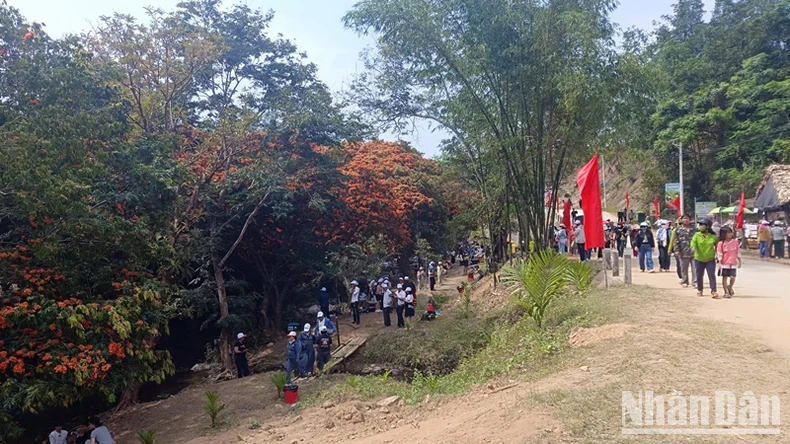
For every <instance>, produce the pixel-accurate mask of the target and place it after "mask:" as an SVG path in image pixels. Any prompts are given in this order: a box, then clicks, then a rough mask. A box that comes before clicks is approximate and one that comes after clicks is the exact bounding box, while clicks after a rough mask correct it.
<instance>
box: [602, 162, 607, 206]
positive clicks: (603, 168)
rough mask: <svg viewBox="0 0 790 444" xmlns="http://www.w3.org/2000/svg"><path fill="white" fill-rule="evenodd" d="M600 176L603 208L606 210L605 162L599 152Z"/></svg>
mask: <svg viewBox="0 0 790 444" xmlns="http://www.w3.org/2000/svg"><path fill="white" fill-rule="evenodd" d="M601 178H602V179H603V209H604V211H606V162H604V160H603V154H601Z"/></svg>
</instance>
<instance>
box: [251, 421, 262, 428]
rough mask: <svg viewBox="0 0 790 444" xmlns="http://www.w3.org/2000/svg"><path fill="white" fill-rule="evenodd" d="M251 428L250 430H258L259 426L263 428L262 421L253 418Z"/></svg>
mask: <svg viewBox="0 0 790 444" xmlns="http://www.w3.org/2000/svg"><path fill="white" fill-rule="evenodd" d="M249 428H250V430H258V429H259V428H261V423H260V422H258V420H257V419H253V420H252V422H251V423H250V427H249Z"/></svg>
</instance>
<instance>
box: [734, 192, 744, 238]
mask: <svg viewBox="0 0 790 444" xmlns="http://www.w3.org/2000/svg"><path fill="white" fill-rule="evenodd" d="M745 209H746V193H741V203H740V204H738V216H736V218H735V228H737V229H739V230H740V229H743V213H744V210H745Z"/></svg>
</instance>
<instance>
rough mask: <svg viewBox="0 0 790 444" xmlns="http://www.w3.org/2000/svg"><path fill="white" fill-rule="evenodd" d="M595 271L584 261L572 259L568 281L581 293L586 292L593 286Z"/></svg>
mask: <svg viewBox="0 0 790 444" xmlns="http://www.w3.org/2000/svg"><path fill="white" fill-rule="evenodd" d="M594 275H595V271H594V270H593V269H592V267H590V266H589V265H587V264H586V263H584V262H576V261H571V266H570V268H569V269H568V281H569V283H570V284H571V285H572V286H574V287H576V291H577V292H578V293H579V294H582V293H586V292H587V291H589V290H590V288H592V281H593V276H594Z"/></svg>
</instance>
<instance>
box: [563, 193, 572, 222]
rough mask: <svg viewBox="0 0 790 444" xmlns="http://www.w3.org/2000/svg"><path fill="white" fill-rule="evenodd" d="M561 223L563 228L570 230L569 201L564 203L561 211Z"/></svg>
mask: <svg viewBox="0 0 790 444" xmlns="http://www.w3.org/2000/svg"><path fill="white" fill-rule="evenodd" d="M562 223H563V224H564V225H565V228H566V229H568V230H570V229H571V200H570V199H568V200H566V201H565V208H563V210H562Z"/></svg>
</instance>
